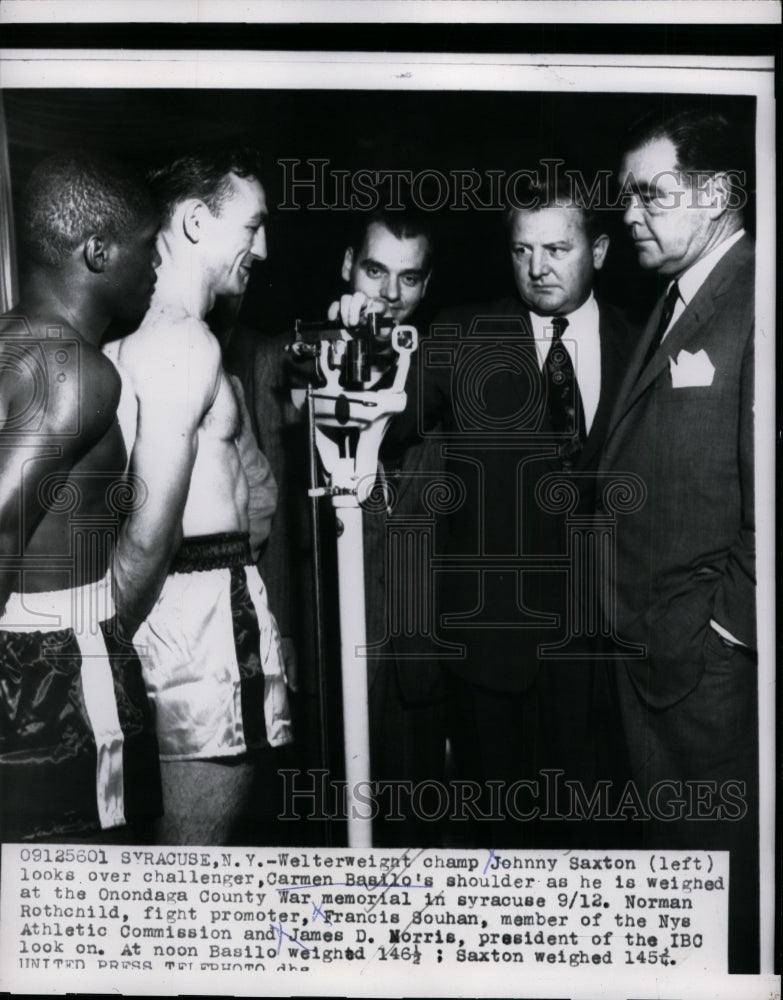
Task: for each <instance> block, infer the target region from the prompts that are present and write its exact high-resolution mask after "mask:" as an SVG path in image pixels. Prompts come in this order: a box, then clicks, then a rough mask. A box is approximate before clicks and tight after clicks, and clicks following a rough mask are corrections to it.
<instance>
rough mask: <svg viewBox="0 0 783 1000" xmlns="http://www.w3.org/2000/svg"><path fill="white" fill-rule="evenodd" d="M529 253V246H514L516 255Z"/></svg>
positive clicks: (520, 255)
mask: <svg viewBox="0 0 783 1000" xmlns="http://www.w3.org/2000/svg"><path fill="white" fill-rule="evenodd" d="M526 254H527V247H514V256H515V257H524V256H525V255H526Z"/></svg>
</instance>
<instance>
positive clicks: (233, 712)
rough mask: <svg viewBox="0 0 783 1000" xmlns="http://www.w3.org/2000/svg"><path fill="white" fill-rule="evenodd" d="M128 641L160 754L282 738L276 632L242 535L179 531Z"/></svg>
mask: <svg viewBox="0 0 783 1000" xmlns="http://www.w3.org/2000/svg"><path fill="white" fill-rule="evenodd" d="M134 644H135V646H136V649H137V651H138V652H139V656H140V657H141V661H142V669H143V672H144V679H145V682H146V685H147V690H148V692H149V695H150V698H151V699H152V702H153V704H154V706H155V714H156V724H157V731H158V742H159V744H160V756H161V760H197V759H204V758H214V757H229V756H236V755H238V754H242V753H245V752H246V751H247V750H253V749H258V748H262V747H269V746H272V747H279V746H282V745H284V744H286V743H288V742H290V740H291V721H290V713H289V707H288V695H287V692H286V686H285V677H284V673H283V658H282V650H281V645H280V635H279V632H278V628H277V623H276V621H275V619H274V616H273V615H272V612H271V611H270V610H269V605H268V602H267V596H266V588H265V587H264V584H263V581H262V580H261V577H260V575H259V573H258V570H257V569H256V568H255V566H253V565H252V560H251V556H250V545H249V540H248V535H247V534H246V533H242V532H228V533H224V534H217V535H205V536H198V537H194V538H186V539H185V540H184V541H183V543H182V546H181V548H180V550H179V552H178V553H177V555H176V556H175V558H174V561H173V563H172V566H171V569H170V571H169V576H168V577H167V579H166V582H165V584H164V586H163V590H162V591H161V594H160V597H159V598H158V600H157V602H156V604H155V606H154V607H153V609H152V611H151V613H150V615H149V617H148V618H147V620H146V621H145V622H144V624H143V625H142V626H141V628H140V629H139V631H138V632H137V633H136V635H135V637H134Z"/></svg>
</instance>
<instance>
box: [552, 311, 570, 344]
mask: <svg viewBox="0 0 783 1000" xmlns="http://www.w3.org/2000/svg"><path fill="white" fill-rule="evenodd" d="M567 327H568V319H567V318H566V317H565V316H553V317H552V340H560V338H561V337H562V336H563V333H564V332H565V330H566V328H567Z"/></svg>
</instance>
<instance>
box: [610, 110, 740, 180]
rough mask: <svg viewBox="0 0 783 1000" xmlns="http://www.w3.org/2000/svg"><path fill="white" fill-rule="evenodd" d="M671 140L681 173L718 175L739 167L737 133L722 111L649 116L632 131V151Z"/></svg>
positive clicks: (684, 111)
mask: <svg viewBox="0 0 783 1000" xmlns="http://www.w3.org/2000/svg"><path fill="white" fill-rule="evenodd" d="M658 139H668V140H669V141H670V142H671V144H672V145H673V146H674V148H675V150H676V152H677V163H676V166H677V168H678V169H680V170H688V171H699V172H701V173H718V172H720V171H724V170H730V169H732V168H734V167H736V165H737V132H736V129H734V128H733V127H732V126H731V124H730V122H729V119H728V118H727V117H726V116H725V115H723V114H720V113H719V112H714V111H702V110H699V109H698V108H687V109H685V110H683V111H678V112H676V113H674V114H670V115H665V116H655V117H651V116H646V117H645V118H642V119H641V120H640V121H638V122H637V123H636V124H635V125H634V126H633V127H632V129H631V133H630V136H629V141H628V146H627V148H628V149H639V148H640V147H641V146H646V145H648V144H649V143H651V142H655V141H656V140H658Z"/></svg>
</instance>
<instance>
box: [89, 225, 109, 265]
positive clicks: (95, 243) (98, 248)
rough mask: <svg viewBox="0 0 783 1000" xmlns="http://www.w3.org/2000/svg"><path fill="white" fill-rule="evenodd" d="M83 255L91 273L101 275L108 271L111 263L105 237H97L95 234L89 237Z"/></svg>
mask: <svg viewBox="0 0 783 1000" xmlns="http://www.w3.org/2000/svg"><path fill="white" fill-rule="evenodd" d="M82 253H83V255H84V261H85V263H86V264H87V267H89V269H90V270H91V271H94V272H95V273H96V274H101V273H103V271H105V270H106V266H107V265H108V263H109V249H108V244H107V243H106V241H105V240H104V239H103V237H101V236H97V235H95V233H93V234H92V236H88V237H87V239H86V240H85V241H84V247H83V249H82Z"/></svg>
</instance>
